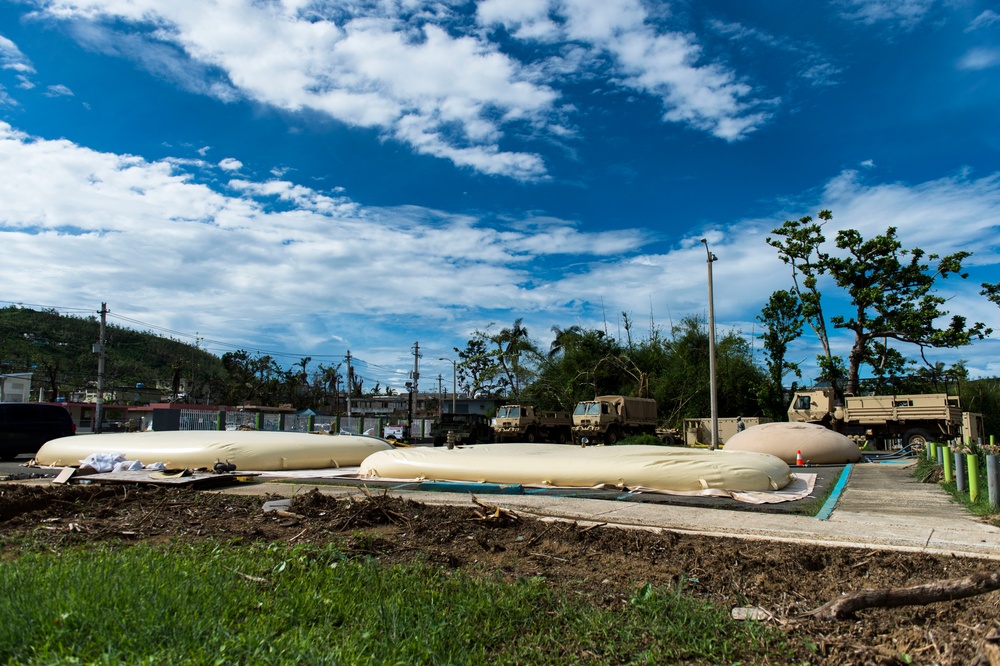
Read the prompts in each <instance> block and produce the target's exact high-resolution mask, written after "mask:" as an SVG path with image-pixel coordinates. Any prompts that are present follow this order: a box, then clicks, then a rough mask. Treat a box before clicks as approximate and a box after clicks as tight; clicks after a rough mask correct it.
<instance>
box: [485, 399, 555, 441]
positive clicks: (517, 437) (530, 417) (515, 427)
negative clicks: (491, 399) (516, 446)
mask: <svg viewBox="0 0 1000 666" xmlns="http://www.w3.org/2000/svg"><path fill="white" fill-rule="evenodd" d="M493 436H494V438H495V439H496V441H498V442H528V443H529V444H530V443H532V442H554V443H556V444H565V443H566V442H568V441H569V440H570V439H572V437H573V417H572V416H571V415H570V413H569V412H541V411H538V410H537V409H535V408H534V407H532V406H531V405H503V406H502V407H500V408H499V409H498V410H497V418H496V421H495V422H494V424H493Z"/></svg>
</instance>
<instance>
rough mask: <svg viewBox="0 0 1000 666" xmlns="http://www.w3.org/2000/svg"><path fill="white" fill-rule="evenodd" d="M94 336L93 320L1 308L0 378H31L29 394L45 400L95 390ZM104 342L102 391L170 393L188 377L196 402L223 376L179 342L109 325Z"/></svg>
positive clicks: (218, 366)
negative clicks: (39, 392) (26, 374)
mask: <svg viewBox="0 0 1000 666" xmlns="http://www.w3.org/2000/svg"><path fill="white" fill-rule="evenodd" d="M99 336H100V320H99V318H98V316H97V315H96V314H95V315H93V316H91V317H75V316H68V315H63V314H60V313H59V312H57V311H55V310H44V311H38V310H31V309H28V308H22V307H17V306H11V307H6V308H2V309H0V372H2V373H4V374H9V373H19V372H31V373H32V374H33V377H32V386H33V387H34V390H35V391H37V390H38V388H39V387H44V388H45V397H46V399H49V400H51V399H54V397H55V396H61V397H67V396H68V394H69V393H70V392H72V391H77V390H82V389H84V388H86V387H87V386H95V385H96V382H97V361H98V358H97V354H96V353H94V351H93V346H94V344H95V343H97V341H98V338H99ZM105 341H106V343H107V344H106V347H105V351H106V357H105V358H106V360H105V375H104V382H105V387H106V388H112V387H134V386H136V385H137V384H144V385H145V386H147V387H155V386H157V385H160V386H166V387H171V386H172V385H173V382H174V381H180V382H181V383H184V384H188V383H189V381H188V380H189V378H190V377H191V376H192V375H193V376H194V378H195V381H194V384H193V386H194V388H193V393H194V394H195V395H196V396H197V395H198V393H199V392H205V391H208V390H209V386H210V385H211V384H213V383H216V382H218V381H219V380H220V379H221V378H223V377H224V376H225V371H224V369H223V366H222V361H221V360H220V359H219V358H218V357H216V356H213V355H212V354H210V353H208V352H206V351H204V350H201V349H199V348H197V347H196V346H194V345H190V344H186V343H184V342H180V341H178V340H173V339H170V338H164V337H161V336H158V335H155V334H153V333H150V332H140V331H133V330H130V329H127V328H122V327H120V326H116V325H113V324H110V323H109V324H108V325H107V326H106V329H105Z"/></svg>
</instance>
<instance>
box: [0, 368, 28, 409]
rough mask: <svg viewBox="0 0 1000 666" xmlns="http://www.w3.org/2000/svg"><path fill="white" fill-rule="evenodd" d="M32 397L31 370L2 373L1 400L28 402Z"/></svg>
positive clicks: (0, 377)
mask: <svg viewBox="0 0 1000 666" xmlns="http://www.w3.org/2000/svg"><path fill="white" fill-rule="evenodd" d="M30 398H31V373H30V372H18V373H13V374H9V375H0V402H28V400H29V399H30Z"/></svg>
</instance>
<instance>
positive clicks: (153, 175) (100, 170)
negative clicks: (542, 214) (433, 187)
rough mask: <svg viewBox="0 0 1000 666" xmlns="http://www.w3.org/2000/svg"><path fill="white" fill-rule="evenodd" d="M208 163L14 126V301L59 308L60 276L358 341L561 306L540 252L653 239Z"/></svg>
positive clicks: (8, 169)
mask: <svg viewBox="0 0 1000 666" xmlns="http://www.w3.org/2000/svg"><path fill="white" fill-rule="evenodd" d="M196 168H197V169H200V168H212V165H208V164H203V163H198V162H193V161H184V160H171V161H162V162H147V161H145V160H143V159H141V158H139V157H134V156H127V155H113V154H108V153H98V152H95V151H92V150H88V149H86V148H82V147H79V146H77V145H74V144H72V143H70V142H68V141H65V140H60V141H48V140H41V139H33V138H32V137H29V136H27V135H25V134H23V133H20V132H17V131H15V130H13V129H12V128H11V127H10V126H9V125H5V124H0V173H3V174H4V178H2V179H0V199H2V200H3V201H4V202H5V203H4V207H3V209H2V210H0V229H2V231H0V237H2V241H3V242H4V244H5V247H6V248H8V250H9V258H8V259H7V260H6V263H5V269H6V270H9V271H11V272H12V273H13V274H17V275H21V276H22V278H23V279H19V280H18V283H17V288H16V290H15V291H16V293H14V292H10V294H9V297H10V298H13V299H15V300H23V301H25V302H47V301H48V300H50V299H51V294H52V293H53V292H52V290H51V286H52V284H58V285H59V289H60V291H61V292H62V293H61V296H60V300H61V299H62V298H65V299H69V300H72V301H75V302H79V303H87V302H95V301H96V302H100V301H101V300H109V301H112V302H114V303H115V304H116V305H115V307H116V308H117V310H118V311H119V312H130V313H132V315H131V316H135V317H136V318H138V319H141V320H143V321H147V322H150V323H154V324H157V325H164V326H166V327H168V328H171V327H172V328H174V329H175V330H183V328H184V327H183V324H181V323H178V319H184V318H192V319H194V320H196V321H197V320H200V319H201V317H202V316H204V317H205V320H204V321H203V323H201V324H198V325H197V326H198V330H202V331H204V330H207V327H208V326H210V325H213V324H214V325H216V326H217V327H218V328H219V329H220V330H226V331H227V335H228V336H231V339H232V338H237V339H238V338H240V337H252V336H254V335H255V334H258V333H259V330H257V327H258V326H261V327H266V326H268V325H269V324H270V323H271V322H275V321H295V320H297V319H298V318H300V317H302V316H304V315H303V313H311V312H312V313H323V314H322V315H314V316H316V317H320V318H321V319H323V320H324V321H326V322H328V324H329V326H330V327H331V328H332V330H337V331H339V334H340V335H342V337H345V338H349V337H351V334H350V331H351V330H354V329H355V328H356V327H358V326H363V325H365V324H364V323H363V322H366V321H375V320H377V319H378V318H381V317H397V318H402V319H405V320H407V321H418V320H422V319H423V318H433V319H435V320H437V321H439V322H440V321H447V320H449V319H451V318H452V316H453V314H452V313H453V312H454V310H455V309H456V308H460V309H462V310H465V311H467V312H479V311H480V310H481V309H482V308H483V307H484V305H489V306H491V307H499V308H513V307H516V308H518V309H522V310H523V309H541V308H548V307H549V306H550V305H552V303H551V301H550V299H549V297H548V296H546V294H545V290H544V289H536V288H534V287H532V286H529V285H530V284H531V283H532V281H533V280H535V279H538V278H537V276H536V275H535V271H536V270H537V269H536V268H535V267H534V263H535V260H536V259H538V258H540V257H542V256H559V255H565V256H570V255H573V256H574V257H575V256H593V257H599V256H606V255H608V254H609V253H612V252H614V253H632V252H635V251H636V250H638V249H639V248H640V247H641V246H642V245H643V244H645V243H647V242H648V238H647V237H646V234H644V233H641V232H639V231H635V230H622V231H619V232H616V233H615V234H596V235H592V234H587V233H584V232H581V231H579V230H577V229H576V228H575V227H574V226H573V225H572V224H570V223H568V222H565V221H561V220H546V221H545V224H541V223H540V222H537V221H529V222H527V223H525V224H524V225H521V226H522V228H521V229H520V230H518V229H511V228H509V226H508V225H504V226H503V228H498V229H494V228H492V227H490V226H488V225H486V224H485V223H483V221H481V220H479V219H476V218H471V217H468V216H456V215H451V214H448V213H442V212H437V211H431V210H427V209H424V208H419V207H403V208H394V209H376V208H366V207H363V206H361V205H359V204H358V203H356V202H353V201H351V200H349V199H347V198H345V197H342V196H337V195H328V194H324V193H321V192H317V191H315V190H312V189H310V188H307V187H303V186H301V185H298V184H295V183H292V182H289V181H282V180H271V181H251V180H232V181H230V182H229V183H228V184H227V185H228V188H229V190H230V192H231V194H224V193H221V192H218V191H214V190H212V189H211V188H209V187H207V186H205V185H203V184H200V183H198V182H195V179H194V178H192V177H191V176H190V175H188V173H186V172H185V170H184V169H196ZM276 202H281V205H279V206H275V205H272V204H274V203H276ZM515 226H517V225H515ZM414 258H419V259H420V260H419V261H414V260H413V259H414ZM545 281H546V280H545V279H543V280H542V282H545ZM46 294H49V296H45V295H46ZM40 299H41V300H40ZM555 307H557V308H558V307H560V306H558V305H556V306H555ZM347 321H349V322H350V324H344V323H340V324H338V323H337V322H347ZM255 322H264V323H263V324H258V323H255ZM344 326H347V328H346V329H345V328H344ZM177 327H180V328H179V329H178V328H177ZM193 328H194V326H192V329H193Z"/></svg>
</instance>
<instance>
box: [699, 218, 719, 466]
mask: <svg viewBox="0 0 1000 666" xmlns="http://www.w3.org/2000/svg"><path fill="white" fill-rule="evenodd" d="M701 242H702V243H704V244H705V252H706V253H707V254H708V374H709V384H708V385H709V392H710V393H711V404H712V443H711V444H710V445H709V450H710V451H715V450H716V449H717V448H719V403H718V400H717V398H716V392H715V303H714V300H715V298H714V295H713V294H712V262H715V261H718V260H719V258H718V257H717V256H715V255H714V254H712V253H711V252H710V251H709V249H708V241H707V240H706V239H704V238H702V239H701Z"/></svg>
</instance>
